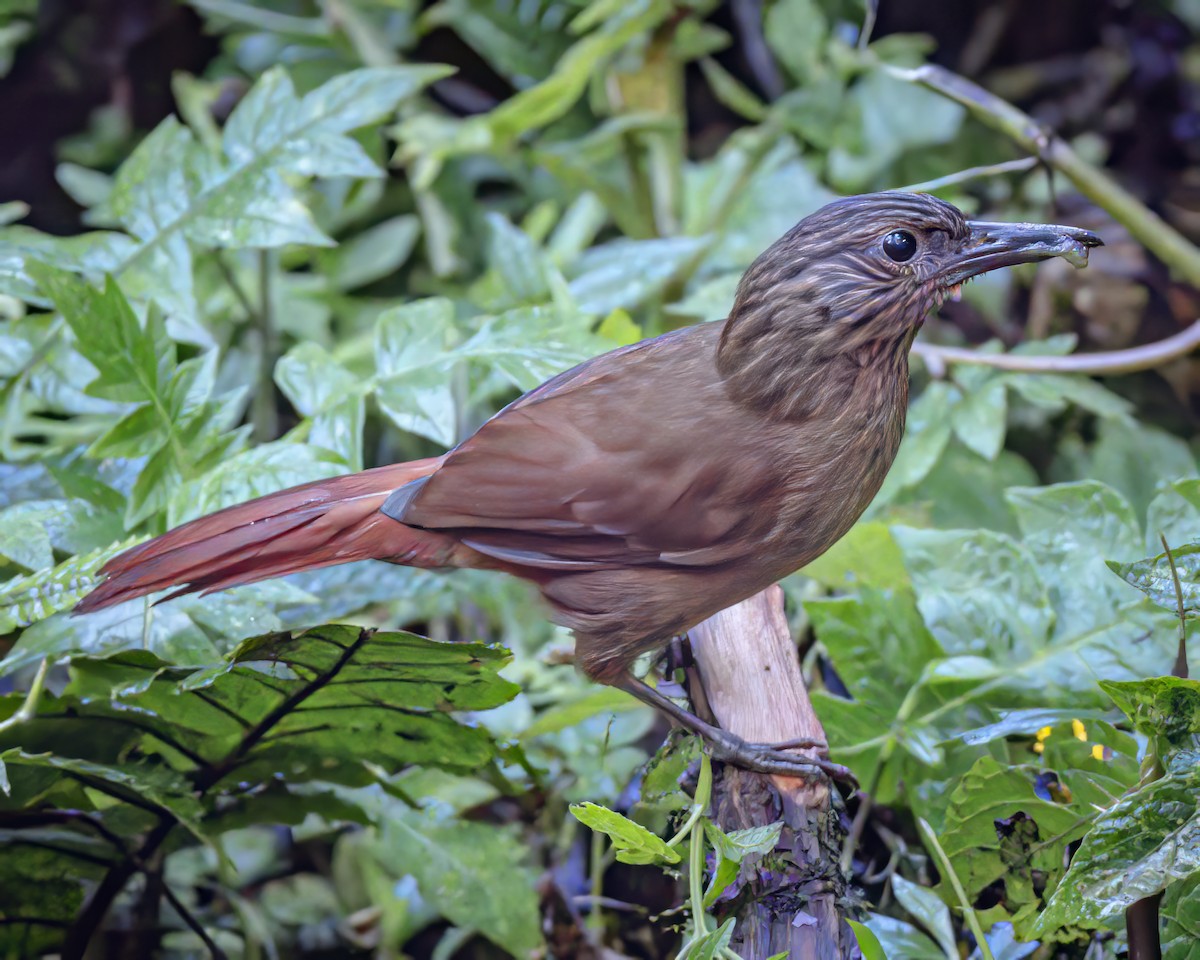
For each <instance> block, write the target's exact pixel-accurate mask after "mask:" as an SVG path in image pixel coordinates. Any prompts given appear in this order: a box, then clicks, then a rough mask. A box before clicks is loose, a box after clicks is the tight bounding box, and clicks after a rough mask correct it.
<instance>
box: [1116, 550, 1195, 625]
mask: <svg viewBox="0 0 1200 960" xmlns="http://www.w3.org/2000/svg"><path fill="white" fill-rule="evenodd" d="M1171 560H1174V561H1175V568H1174V570H1172V568H1171ZM1108 567H1109V569H1110V570H1112V572H1113V573H1115V574H1116V575H1117V576H1118V577H1120V578H1121V579H1122V580H1124V581H1125V582H1126V583H1128V584H1130V585H1131V586H1134V587H1137V588H1138V589H1139V590H1141V591H1142V593H1144V594H1145V595H1146V596H1148V597H1149V598H1150V599H1151V600H1153V601H1154V602H1155V603H1156V604H1158V605H1159V606H1160V607H1163V608H1164V609H1166V610H1170V611H1171V612H1172V613H1177V612H1178V611H1179V610H1180V600H1179V597H1180V595H1181V596H1182V598H1183V602H1182V610H1183V616H1184V617H1186V618H1187V619H1189V620H1191V619H1195V618H1196V617H1200V540H1195V541H1193V542H1191V543H1184V544H1180V545H1179V546H1173V547H1172V548H1171V559H1170V560H1168V559H1167V555H1166V554H1165V553H1160V554H1159V555H1158V556H1156V557H1148V558H1147V559H1145V560H1137V561H1134V562H1133V563H1118V562H1117V561H1114V560H1109V561H1108ZM1177 577H1178V581H1179V594H1178V595H1177V594H1176V592H1175V583H1176V578H1177Z"/></svg>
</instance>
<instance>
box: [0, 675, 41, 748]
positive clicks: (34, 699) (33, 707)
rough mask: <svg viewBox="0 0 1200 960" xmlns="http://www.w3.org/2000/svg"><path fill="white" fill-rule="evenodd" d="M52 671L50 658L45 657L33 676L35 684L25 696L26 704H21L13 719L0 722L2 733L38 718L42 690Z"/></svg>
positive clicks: (30, 686)
mask: <svg viewBox="0 0 1200 960" xmlns="http://www.w3.org/2000/svg"><path fill="white" fill-rule="evenodd" d="M49 671H50V658H49V657H43V658H42V662H41V664H40V665H39V666H38V668H37V673H35V674H34V676H33V683H31V684H30V685H29V692H28V693H27V694H25V702H24V703H22V704H21V707H20V709H19V710H17V712H16V713H14V714H13V715H12V716H11V717H9V718H8V719H6V720H4V721H3V722H0V733H3V732H4V731H5V730H9V729H11V728H12V727H16V726H20V725H21V724H22V723H26V722H28V721H30V720H32V719H33V718H34V717H35V716H37V708H38V702H39V701H40V700H41V699H42V690H43V689H45V686H46V674H47V673H49Z"/></svg>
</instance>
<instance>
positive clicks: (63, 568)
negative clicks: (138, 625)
mask: <svg viewBox="0 0 1200 960" xmlns="http://www.w3.org/2000/svg"><path fill="white" fill-rule="evenodd" d="M133 543H134V541H133V540H125V541H123V542H121V543H115V544H113V545H112V546H108V547H102V548H100V549H98V550H93V551H91V552H90V553H86V554H80V555H78V556H74V557H71V558H70V559H69V560H64V561H63V562H62V563H60V564H59V565H58V566H56V567H52V568H51V569H49V570H42V571H40V572H38V573H33V574H29V575H27V576H23V577H14V578H13V579H12V580H8V581H6V582H5V583H2V584H0V633H8V632H10V631H11V630H14V629H16V628H18V627H27V626H29V625H30V624H31V623H35V622H36V621H38V620H44V619H45V618H46V617H48V616H50V615H51V614H54V613H58V612H60V611H62V610H66V609H67V608H69V607H72V606H74V605H75V604H76V603H78V602H79V601H80V600H82V599H83V597H84V596H85V595H86V594H87V593H88V591H89V590H91V588H92V586H93V585H94V582H93V580H92V575H93V574H94V573H95V572H96V570H98V569H99V568H100V566H101V565H102V564H104V563H105V562H106V561H107V560H109V559H111V558H112V557H115V556H116V555H117V554H118V553H120V552H121V551H122V550H125V549H126V548H127V547H129V546H131V545H132V544H133Z"/></svg>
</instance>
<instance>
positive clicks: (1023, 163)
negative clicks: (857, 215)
mask: <svg viewBox="0 0 1200 960" xmlns="http://www.w3.org/2000/svg"><path fill="white" fill-rule="evenodd" d="M1039 163H1041V161H1040V160H1038V158H1037V157H1018V158H1017V159H1016V160H1005V161H1003V162H1002V163H989V164H987V165H985V166H980V167H968V168H967V169H966V170H959V171H958V172H957V173H948V174H946V176H944V177H935V178H934V179H933V180H923V181H921V182H920V183H913V184H909V185H908V186H907V187H901V188H900V189H901V190H903V191H904V192H905V193H930V192H931V191H933V190H941V189H942V188H943V187H952V186H954V185H955V184H958V183H967V182H969V181H971V180H979V179H981V178H983V177H998V176H1001V175H1003V174H1006V173H1024V172H1025V171H1026V170H1032V169H1033V168H1034V167H1036V166H1037V165H1038V164H1039Z"/></svg>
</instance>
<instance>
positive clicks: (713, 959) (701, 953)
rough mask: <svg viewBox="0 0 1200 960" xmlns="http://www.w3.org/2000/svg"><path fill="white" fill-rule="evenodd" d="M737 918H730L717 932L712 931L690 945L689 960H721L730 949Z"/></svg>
mask: <svg viewBox="0 0 1200 960" xmlns="http://www.w3.org/2000/svg"><path fill="white" fill-rule="evenodd" d="M736 923H737V918H736V917H730V918H729V919H728V920H726V921H725V922H724V923H722V924H721V925H720V926H719V927H717V929H716V930H710V931H709V932H708V933H705V934H702V935H701V936H699V937H697V938H696V939H695V940H692V941H690V942H689V943H688V951H687V955H688V960H719V958H720V957H723V956H724V955H725V951H726V950H728V949H729V942H730V941H731V940H732V939H733V927H734V924H736Z"/></svg>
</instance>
